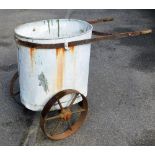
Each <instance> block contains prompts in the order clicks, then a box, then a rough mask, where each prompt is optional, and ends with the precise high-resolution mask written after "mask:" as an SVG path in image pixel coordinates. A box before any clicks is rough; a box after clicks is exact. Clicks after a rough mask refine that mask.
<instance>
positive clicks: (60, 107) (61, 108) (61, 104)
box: [57, 100, 63, 110]
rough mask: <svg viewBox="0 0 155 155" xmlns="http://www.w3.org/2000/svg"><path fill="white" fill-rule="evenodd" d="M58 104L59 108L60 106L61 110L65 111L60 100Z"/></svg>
mask: <svg viewBox="0 0 155 155" xmlns="http://www.w3.org/2000/svg"><path fill="white" fill-rule="evenodd" d="M57 102H58V104H59V106H60V109H61V110H62V109H63V106H62V104H61V103H60V100H58V101H57Z"/></svg>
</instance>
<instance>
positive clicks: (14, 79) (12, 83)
mask: <svg viewBox="0 0 155 155" xmlns="http://www.w3.org/2000/svg"><path fill="white" fill-rule="evenodd" d="M18 78H19V75H18V72H16V73H15V74H14V75H13V77H12V79H11V81H10V95H11V97H12V98H13V99H14V100H15V102H17V103H19V104H20V101H18V99H17V98H19V95H20V91H19V89H18V90H15V88H16V84H17V80H18ZM16 89H17V88H16Z"/></svg>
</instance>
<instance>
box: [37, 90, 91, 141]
mask: <svg viewBox="0 0 155 155" xmlns="http://www.w3.org/2000/svg"><path fill="white" fill-rule="evenodd" d="M67 95H72V99H71V100H70V102H69V104H68V105H67V106H64V105H63V102H61V99H62V98H63V97H65V96H67ZM77 98H80V102H78V103H76V104H74V102H75V100H76V99H77ZM54 106H58V107H59V110H55V111H51V109H52V108H53V107H54ZM87 111H88V103H87V99H86V97H85V96H84V95H82V94H81V93H80V92H78V91H76V90H72V89H67V90H63V91H61V92H59V93H57V94H56V95H54V96H53V97H52V98H51V99H50V100H49V101H48V103H47V104H46V105H45V106H44V108H43V110H42V112H41V118H40V126H41V129H42V131H43V132H44V134H45V135H46V136H47V137H48V138H49V139H51V140H61V139H64V138H66V137H69V136H70V135H72V134H73V133H75V132H76V131H77V130H78V129H79V128H80V126H81V125H82V123H83V122H84V120H85V118H86V115H87Z"/></svg>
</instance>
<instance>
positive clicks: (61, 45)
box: [15, 29, 152, 49]
mask: <svg viewBox="0 0 155 155" xmlns="http://www.w3.org/2000/svg"><path fill="white" fill-rule="evenodd" d="M150 33H152V29H144V30H141V31H133V32H122V33H112V34H108V33H103V32H97V31H93V34H95V35H97V36H96V37H94V38H91V39H85V40H78V41H72V42H68V46H69V47H71V46H77V45H84V44H90V43H93V42H97V41H102V40H110V39H112V40H114V39H121V38H126V37H135V36H140V35H146V34H150ZM15 40H16V42H17V44H19V45H24V46H26V47H30V48H37V49H55V48H64V43H58V44H38V43H31V42H27V41H22V40H19V39H18V38H17V37H16V36H15Z"/></svg>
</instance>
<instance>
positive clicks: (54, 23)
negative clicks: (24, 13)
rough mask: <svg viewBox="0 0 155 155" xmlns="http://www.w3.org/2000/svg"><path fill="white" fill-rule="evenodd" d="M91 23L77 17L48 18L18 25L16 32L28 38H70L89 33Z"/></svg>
mask: <svg viewBox="0 0 155 155" xmlns="http://www.w3.org/2000/svg"><path fill="white" fill-rule="evenodd" d="M91 29H92V26H91V24H89V23H87V22H85V21H81V20H76V19H48V20H42V21H37V22H32V23H27V24H23V25H20V26H18V27H17V28H16V29H15V34H16V35H18V36H20V37H23V38H28V39H51V40H54V39H59V38H61V39H62V38H70V37H75V36H79V35H82V34H84V33H87V32H88V31H90V30H91Z"/></svg>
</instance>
